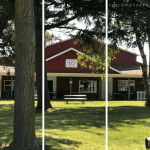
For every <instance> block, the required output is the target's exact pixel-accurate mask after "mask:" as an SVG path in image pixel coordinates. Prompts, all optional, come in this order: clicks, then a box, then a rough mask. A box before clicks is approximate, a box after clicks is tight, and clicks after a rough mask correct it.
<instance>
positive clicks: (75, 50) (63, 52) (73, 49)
mask: <svg viewBox="0 0 150 150" xmlns="http://www.w3.org/2000/svg"><path fill="white" fill-rule="evenodd" d="M71 50H72V51H74V52H76V53H79V54H81V52H80V51H78V50H77V49H75V48H73V47H71V48H69V49H66V50H64V51H62V52H60V53H58V54H56V55H54V56H52V57H50V58H47V59H46V61H49V60H51V59H53V58H56V57H58V56H60V55H62V54H65V53H67V52H69V51H71ZM110 69H111V70H113V71H115V72H117V73H119V74H122V72H120V71H119V70H117V69H115V68H113V67H110Z"/></svg>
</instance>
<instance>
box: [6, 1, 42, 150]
mask: <svg viewBox="0 0 150 150" xmlns="http://www.w3.org/2000/svg"><path fill="white" fill-rule="evenodd" d="M15 8H16V12H15V47H16V58H15V104H14V133H13V141H12V143H11V144H10V146H9V147H8V148H7V149H11V150H40V146H39V143H38V141H37V139H36V136H35V107H34V71H35V65H34V63H35V18H34V0H22V1H20V0H16V2H15Z"/></svg>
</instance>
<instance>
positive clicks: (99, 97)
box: [99, 77, 102, 100]
mask: <svg viewBox="0 0 150 150" xmlns="http://www.w3.org/2000/svg"><path fill="white" fill-rule="evenodd" d="M101 86H102V84H101V77H99V100H101V89H102V88H101Z"/></svg>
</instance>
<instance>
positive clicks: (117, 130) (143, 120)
mask: <svg viewBox="0 0 150 150" xmlns="http://www.w3.org/2000/svg"><path fill="white" fill-rule="evenodd" d="M144 104H145V102H143V101H112V102H109V117H108V120H109V121H108V123H109V125H108V126H109V128H108V149H109V150H145V149H146V148H145V138H146V137H150V107H148V108H147V107H144Z"/></svg>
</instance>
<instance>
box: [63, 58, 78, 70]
mask: <svg viewBox="0 0 150 150" xmlns="http://www.w3.org/2000/svg"><path fill="white" fill-rule="evenodd" d="M77 67H78V61H77V59H66V68H77Z"/></svg>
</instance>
